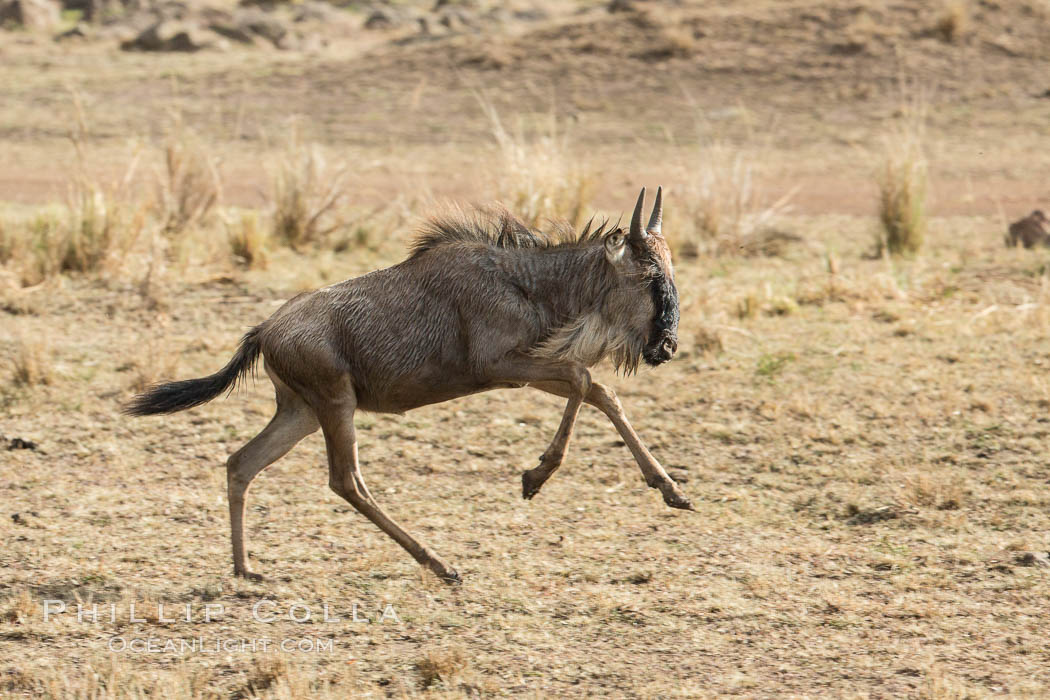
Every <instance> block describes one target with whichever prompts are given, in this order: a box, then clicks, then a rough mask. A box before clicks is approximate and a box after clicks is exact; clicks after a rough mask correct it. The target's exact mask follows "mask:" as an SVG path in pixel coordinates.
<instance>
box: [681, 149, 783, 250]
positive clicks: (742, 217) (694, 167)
mask: <svg viewBox="0 0 1050 700" xmlns="http://www.w3.org/2000/svg"><path fill="white" fill-rule="evenodd" d="M761 167H762V159H761V157H756V156H752V155H749V154H748V152H746V151H745V150H743V149H741V148H739V147H736V146H731V145H730V144H728V143H724V142H719V141H715V140H710V139H706V138H705V139H704V140H703V141H702V145H701V146H700V147H699V148H698V151H697V154H696V156H695V157H694V158H693V160H692V163H691V164H690V167H689V181H688V183H687V185H686V191H685V200H686V202H685V208H686V218H685V220H684V221H683V220H682V219H681V218H679V219H676V221H677V223H678V224H679V225H678V226H677V227H675V228H674V229H673V230H674V232H675V233H674V239H673V243H674V245H675V247H676V248H677V251H678V253H679V254H681V255H683V256H685V257H696V256H697V255H713V256H718V255H741V254H743V255H749V254H750V255H753V254H756V253H758V254H778V253H779V252H780V251H781V250H782V247H783V245H784V244H786V243H789V242H791V241H793V240H796V239H797V237H794V236H792V235H791V234H788V233H785V232H782V231H779V230H777V228H776V224H777V222H778V220H779V219H782V218H783V216H784V215H785V214H787V213H788V212H789V211H790V209H791V200H792V198H793V197H794V196H795V194H796V190H791V191H789V192H788V193H786V194H784V195H782V196H781V197H779V198H776V199H774V198H772V197H770V196H768V195H767V194H766V193H765V192H764V191H763V189H762V185H761V184H760V180H761V173H760V172H759V171H760V169H761Z"/></svg>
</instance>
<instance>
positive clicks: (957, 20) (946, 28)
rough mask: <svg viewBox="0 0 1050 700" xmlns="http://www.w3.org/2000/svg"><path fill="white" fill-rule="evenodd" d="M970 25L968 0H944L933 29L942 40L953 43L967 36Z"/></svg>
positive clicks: (971, 22)
mask: <svg viewBox="0 0 1050 700" xmlns="http://www.w3.org/2000/svg"><path fill="white" fill-rule="evenodd" d="M972 27H973V19H972V17H971V8H970V0H945V2H944V5H943V7H942V8H941V12H940V16H939V17H938V18H937V21H936V23H935V24H934V26H933V31H934V34H936V35H937V37H938V38H940V39H941V40H942V41H946V42H948V43H950V44H954V43H957V42H959V41H961V40H962V39H964V38H965V37H966V36H968V35H969V34H970V33H971V31H972Z"/></svg>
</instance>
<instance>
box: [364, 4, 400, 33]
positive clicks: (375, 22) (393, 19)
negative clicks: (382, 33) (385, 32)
mask: <svg viewBox="0 0 1050 700" xmlns="http://www.w3.org/2000/svg"><path fill="white" fill-rule="evenodd" d="M400 24H401V18H400V17H398V16H397V15H396V13H394V12H393V11H391V10H387V9H379V10H373V11H372V12H371V14H369V15H368V17H367V18H366V19H365V25H364V26H365V29H393V28H394V27H396V26H398V25H400Z"/></svg>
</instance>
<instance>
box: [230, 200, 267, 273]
mask: <svg viewBox="0 0 1050 700" xmlns="http://www.w3.org/2000/svg"><path fill="white" fill-rule="evenodd" d="M226 232H227V236H228V237H229V241H230V252H232V253H233V256H234V258H235V259H236V260H238V261H239V262H240V263H241V264H243V265H245V266H246V267H249V268H256V267H262V268H264V267H266V264H267V262H268V260H269V254H268V253H267V250H266V247H267V240H266V238H267V237H266V234H265V232H264V230H263V229H262V228H260V227H259V217H258V215H257V214H256V213H255V212H241V213H240V215H239V216H235V219H234V222H233V223H232V224H231V223H227V224H226Z"/></svg>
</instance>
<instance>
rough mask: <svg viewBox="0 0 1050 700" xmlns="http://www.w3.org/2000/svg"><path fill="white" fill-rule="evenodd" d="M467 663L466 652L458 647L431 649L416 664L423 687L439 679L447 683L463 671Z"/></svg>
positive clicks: (427, 686)
mask: <svg viewBox="0 0 1050 700" xmlns="http://www.w3.org/2000/svg"><path fill="white" fill-rule="evenodd" d="M466 665H467V657H466V654H464V653H463V650H462V649H459V648H458V647H454V648H451V649H445V650H440V651H429V652H427V653H426V654H425V655H424V656H423V658H422V659H420V660H419V662H418V663H417V664H416V668H417V670H418V671H419V677H420V685H422V686H423V688H429V687H430V686H432V685H434V684H435V683H438V682H439V681H440V682H443V683H446V684H447V683H449V682H451V681H452V679H453V678H455V677H456V676H457V675H459V674H460V673H462V671H463V670H464V669H465V668H466Z"/></svg>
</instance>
